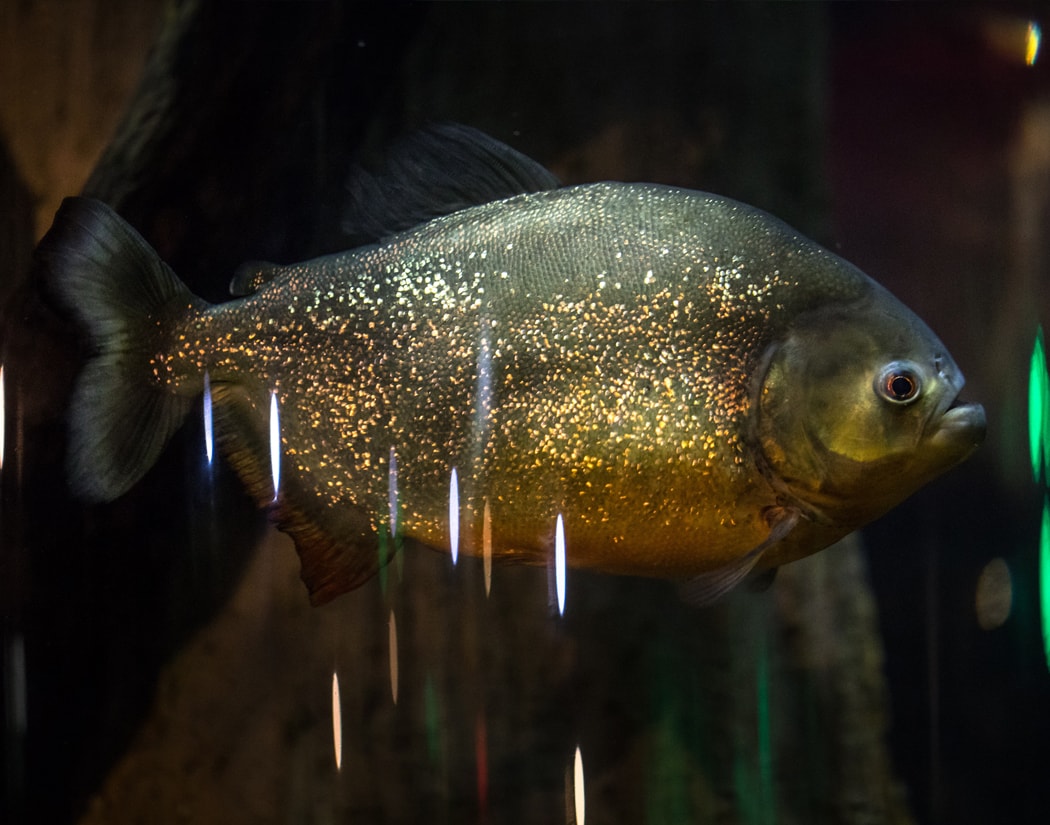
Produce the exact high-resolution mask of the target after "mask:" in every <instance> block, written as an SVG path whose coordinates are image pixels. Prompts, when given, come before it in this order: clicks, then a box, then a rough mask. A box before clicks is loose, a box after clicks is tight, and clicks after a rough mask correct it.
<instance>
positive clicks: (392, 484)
mask: <svg viewBox="0 0 1050 825" xmlns="http://www.w3.org/2000/svg"><path fill="white" fill-rule="evenodd" d="M388 484H389V492H388V493H387V506H388V507H389V508H390V538H394V536H396V535H397V454H396V453H395V452H394V448H393V447H391V448H390V477H389V481H388Z"/></svg>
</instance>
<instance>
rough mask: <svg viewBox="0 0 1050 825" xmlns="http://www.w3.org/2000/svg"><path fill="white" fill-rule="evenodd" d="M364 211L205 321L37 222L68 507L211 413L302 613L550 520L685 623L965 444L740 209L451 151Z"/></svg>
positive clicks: (959, 431)
mask: <svg viewBox="0 0 1050 825" xmlns="http://www.w3.org/2000/svg"><path fill="white" fill-rule="evenodd" d="M359 183H360V185H358V186H357V187H356V190H355V191H357V192H358V193H359V195H358V198H357V203H358V211H359V212H360V216H361V218H362V221H364V222H367V221H370V222H371V226H372V230H373V232H374V235H373V237H376V238H379V240H378V241H377V242H374V243H370V244H368V245H364V246H360V247H358V248H355V249H351V250H349V251H347V252H342V253H339V254H334V255H328V256H325V257H320V258H316V259H314V260H310V261H306V262H304V263H295V264H289V265H286V266H282V265H276V264H260V265H248V266H247V267H245V268H243V269H242V270H241V271H239V272H238V273H237V275H236V277H235V278H234V282H233V284H232V285H231V291H232V292H233V293H234V295H235V296H237V297H235V299H233V300H230V301H228V302H226V303H222V304H218V305H210V304H208V303H206V302H205V301H203V300H201V299H200V298H197V297H195V296H194V295H192V294H191V293H190V291H189V290H188V289H187V287H186V286H185V285H184V284H183V283H182V282H181V281H179V279H178V278H177V277H176V276H175V274H174V273H173V272H172V271H171V269H169V267H168V266H167V265H166V264H165V263H164V262H163V261H162V260H161V259H160V258H159V257H158V255H157V253H156V252H155V251H154V250H153V249H152V248H151V247H150V246H149V245H148V244H147V243H146V241H145V240H143V238H142V237H141V236H140V235H139V234H138V233H137V232H136V231H135V230H134V229H133V228H132V227H131V226H129V225H128V224H127V223H126V222H125V221H124V220H122V219H121V218H120V217H119V216H118V215H117V214H115V213H114V212H113V211H112V210H111V209H110V208H109V207H107V206H105V205H104V204H102V203H99V202H96V201H92V200H86V199H79V198H71V199H67V200H66V201H65V202H64V203H63V204H62V206H61V208H60V209H59V211H58V213H57V215H56V217H55V221H54V225H53V227H52V228H51V230H50V232H49V233H48V235H47V236H46V237H45V239H44V240H43V241H42V242H41V246H40V255H41V257H42V258H43V260H44V262H45V265H46V266H47V267H48V268H49V270H50V277H51V278H52V282H53V284H54V287H55V292H56V294H57V295H58V297H59V298H60V300H61V301H62V302H63V303H64V304H65V306H66V307H68V309H69V311H70V312H71V313H72V314H74V315H75V316H76V317H77V318H78V319H79V321H80V322H81V323H82V324H83V326H84V327H85V328H86V329H87V331H88V332H89V333H90V336H91V340H92V342H93V346H94V355H93V356H92V357H91V358H90V359H89V360H88V362H87V363H86V365H85V367H84V369H83V371H82V374H81V375H80V377H79V379H78V382H77V385H76V387H75V390H74V396H73V401H72V404H71V410H72V415H71V428H70V451H69V462H68V464H69V471H70V478H71V482H72V485H73V486H74V488H75V489H76V490H77V491H78V492H79V493H80V494H82V495H83V496H85V497H87V498H88V499H93V500H99V501H105V500H111V499H114V498H116V497H118V496H120V495H121V494H123V493H124V492H126V491H127V490H128V489H129V488H130V487H132V485H134V484H135V483H136V482H137V481H138V480H139V479H140V478H141V477H142V476H143V475H144V474H145V473H146V472H147V470H148V469H149V468H150V466H151V465H152V464H153V463H154V462H155V460H156V459H157V457H158V455H159V453H160V452H161V450H162V449H163V447H164V446H165V444H166V442H167V441H168V440H169V438H170V436H171V435H172V434H173V432H174V431H175V430H176V429H177V428H178V427H179V426H180V423H181V422H182V420H183V419H184V417H185V416H186V415H187V414H188V413H189V411H190V410H191V409H194V408H195V406H196V405H197V403H198V400H197V399H198V398H199V397H200V396H201V394H202V392H205V390H206V389H207V392H208V397H209V401H210V404H211V409H212V410H213V416H214V432H215V438H216V441H217V443H218V445H219V447H220V449H221V450H222V452H223V454H224V455H225V456H226V459H227V460H228V461H229V462H230V464H231V465H232V466H233V467H234V468H235V470H236V472H237V474H238V475H239V476H240V478H241V479H242V481H243V483H244V484H245V485H246V487H247V488H248V489H249V490H250V491H251V493H252V495H253V496H254V497H255V498H256V499H257V500H258V502H259V504H260V505H261V506H264V507H266V508H267V509H268V511H269V513H270V515H271V517H272V519H273V521H274V522H275V523H276V525H277V526H278V528H280V529H281V530H283V531H285V532H287V533H288V534H290V535H291V537H292V538H293V539H294V541H295V545H296V548H297V550H298V553H299V556H300V559H301V563H302V578H303V581H304V582H305V584H306V586H307V588H308V589H309V592H310V598H311V600H312V602H313V603H314V604H322V603H324V602H327V601H329V600H331V599H332V598H334V597H336V596H337V595H339V594H341V593H344V592H346V591H349V590H352V589H353V588H356V587H358V586H359V585H361V584H362V583H363V582H365V581H366V580H368V579H369V578H370V577H371V576H373V575H374V574H375V573H376V572H377V570H378V569H379V567H380V566H381V565H382V564H383V563H384V561H385V559H386V556H385V554H384V552H381V546H388V545H391V544H395V545H396V544H402V543H404V542H406V541H410V542H415V543H418V544H422V545H427V546H429V547H431V548H435V549H439V550H445V551H449V550H455V549H457V547H458V550H459V551H460V552H463V553H467V554H472V555H482V554H483V553H485V552H488V551H489V549H491V553H492V555H493V557H494V558H496V559H502V560H510V561H515V560H516V561H521V562H526V563H536V564H545V563H548V561H549V559H550V557H551V553H552V546H553V540H554V532H555V524H556V521H557V520H558V517H559V516H560V517H561V519H562V520H563V521H562V523H563V525H564V535H565V541H566V556H567V561H568V564H569V565H570V566H575V567H579V568H589V569H594V570H600V571H606V572H609V573H614V574H626V575H639V576H656V577H665V578H668V579H677V580H680V581H682V582H685V583H686V585H685V587H686V590H687V591H688V593H689V594H690V598H692V599H693V600H694V601H697V602H699V603H705V602H710V601H713V600H714V599H717V598H718V597H720V596H721V595H722V594H724V593H726V592H727V591H729V590H730V589H732V588H733V587H734V586H736V585H737V584H738V583H739V582H740V581H741V580H743V579H744V578H745V577H747V576H749V575H759V574H762V572H763V571H775V569H776V568H777V567H779V566H780V565H783V564H785V563H787V562H790V561H792V560H795V559H798V558H800V557H803V556H806V555H808V554H811V553H814V552H816V551H818V550H821V549H822V548H825V547H827V546H828V545H830V544H832V543H833V542H835V541H837V540H838V539H839V538H841V537H843V536H844V535H846V534H847V533H850V532H851V531H853V530H855V529H857V528H858V527H860V526H861V525H864V524H866V523H868V522H870V521H871V520H873V519H875V518H877V517H878V516H880V515H882V514H883V513H885V512H886V511H887V510H889V509H890V508H892V507H893V506H895V505H896V504H898V503H899V502H900V501H902V500H903V499H905V498H906V497H907V496H909V495H910V494H912V493H913V492H914V491H915V490H916V489H918V488H919V487H921V486H922V485H924V484H926V483H927V482H929V481H930V480H931V479H933V478H934V477H936V476H938V475H940V474H941V473H943V472H944V471H945V470H947V469H948V468H950V467H952V466H953V465H955V464H957V463H959V462H960V461H962V460H963V459H965V458H966V457H967V456H968V455H970V453H971V452H972V451H973V450H974V449H975V448H976V447H977V446H978V445H979V444H980V443H981V441H982V439H983V437H984V431H985V417H984V411H983V409H982V407H981V406H980V405H977V404H973V403H964V402H963V401H960V399H959V393H960V390H961V388H962V386H963V376H962V373H961V372H960V371H959V368H958V367H957V366H956V364H955V362H954V361H953V360H952V358H951V356H950V355H949V354H948V352H947V350H946V349H945V347H944V345H943V344H942V343H941V342H940V340H938V339H937V337H936V336H935V335H934V334H933V333H932V332H931V331H930V330H929V329H928V328H927V326H926V325H925V324H924V323H923V322H922V321H921V320H920V319H919V318H918V317H917V316H916V315H915V314H914V313H912V312H911V311H910V310H909V309H908V308H907V307H905V306H904V305H903V304H902V303H900V301H898V300H897V299H896V298H894V297H893V296H892V295H891V294H890V293H889V292H888V291H887V290H886V289H884V288H883V287H882V286H880V285H879V284H877V283H876V282H875V281H873V280H872V279H871V278H869V277H868V276H866V275H865V274H863V273H862V272H861V271H859V270H858V269H857V268H856V267H854V266H852V265H851V264H849V263H847V262H846V261H844V260H843V259H841V258H839V257H837V256H836V255H834V254H832V253H831V252H829V251H827V250H826V249H823V248H822V247H820V246H818V245H817V244H815V243H813V242H812V241H810V240H807V239H806V238H805V237H803V236H802V235H801V234H799V233H798V232H797V231H795V230H794V229H792V228H791V227H789V226H787V225H786V224H784V223H782V222H781V221H779V220H778V219H776V218H774V217H771V216H770V215H768V214H766V213H764V212H761V211H759V210H758V209H755V208H752V207H750V206H746V205H744V204H742V203H737V202H735V201H732V200H729V199H728V198H724V197H719V196H717V195H712V194H707V193H704V192H696V191H689V190H686V189H681V188H674V187H668V186H658V185H652V184H629V183H608V182H606V183H593V184H588V185H580V186H571V187H565V188H559V187H558V185H557V181H556V180H555V179H554V178H553V176H552V175H551V174H550V173H549V172H548V171H547V170H545V169H544V168H543V167H541V166H540V165H539V164H537V163H536V162H535V161H532V160H530V159H528V158H526V157H525V156H524V155H521V154H519V153H518V152H516V151H515V150H513V149H511V148H510V147H508V146H506V145H504V144H502V143H499V142H498V141H496V140H494V139H492V138H490V137H487V136H485V135H483V134H481V133H480V132H477V131H475V130H472V129H468V128H466V127H455V126H445V127H434V128H431V129H430V130H428V131H425V132H423V133H421V134H420V135H419V136H417V137H416V138H412V139H409V140H408V141H407V142H406V143H405V145H404V146H403V148H402V150H401V152H400V153H395V155H394V160H392V161H391V162H390V164H389V165H388V167H387V171H385V172H383V173H379V174H374V175H371V176H369V175H364V174H362V175H360V176H359ZM365 219H367V221H365ZM278 422H279V423H278ZM271 430H273V445H272V446H271ZM450 482H451V483H450ZM450 499H451V500H452V501H453V503H454V502H456V501H457V500H458V505H459V506H458V509H457V508H455V507H453V508H451V509H450ZM389 538H395V539H397V541H396V542H391V541H388V540H387V539H389ZM453 545H456V546H457V547H453Z"/></svg>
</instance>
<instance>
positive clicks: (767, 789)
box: [756, 633, 776, 825]
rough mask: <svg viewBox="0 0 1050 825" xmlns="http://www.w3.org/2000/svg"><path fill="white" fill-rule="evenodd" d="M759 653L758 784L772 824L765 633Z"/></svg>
mask: <svg viewBox="0 0 1050 825" xmlns="http://www.w3.org/2000/svg"><path fill="white" fill-rule="evenodd" d="M760 646H761V649H760V650H759V654H758V673H757V674H756V681H757V682H758V691H757V693H758V695H757V697H756V698H757V700H758V707H757V708H756V716H757V723H758V724H757V727H758V732H757V733H758V786H759V789H760V795H761V799H762V803H763V805H762V807H763V816H762V820H761V821H762V822H763V823H769V825H772V823H773V822H775V820H776V811H775V810H774V807H773V737H772V733H771V730H770V724H769V643H768V639H767V638H766V636H765V634H764V633H763V635H762V637H761V642H760Z"/></svg>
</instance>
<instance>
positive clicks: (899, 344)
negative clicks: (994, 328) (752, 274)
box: [755, 289, 970, 523]
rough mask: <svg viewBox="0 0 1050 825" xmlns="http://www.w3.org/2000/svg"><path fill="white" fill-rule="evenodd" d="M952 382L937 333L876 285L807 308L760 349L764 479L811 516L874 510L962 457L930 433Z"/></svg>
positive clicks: (950, 396)
mask: <svg viewBox="0 0 1050 825" xmlns="http://www.w3.org/2000/svg"><path fill="white" fill-rule="evenodd" d="M961 387H962V376H961V375H960V374H959V371H958V369H957V368H956V366H955V364H954V362H953V361H952V360H951V358H950V357H949V356H948V355H947V353H946V351H945V349H944V346H943V345H942V344H941V343H940V341H939V340H938V339H937V338H936V336H934V335H933V333H932V332H931V331H930V330H929V329H928V328H927V327H926V325H925V324H923V323H922V321H920V320H919V319H918V318H917V317H916V316H914V315H913V314H912V313H911V312H910V311H909V310H908V309H907V308H905V307H904V306H903V305H902V304H900V303H899V302H898V301H896V299H894V298H893V297H892V296H891V295H889V293H886V292H885V291H883V290H881V289H877V290H875V291H874V292H873V293H872V294H871V295H870V296H869V297H868V298H867V299H866V300H864V301H862V302H861V304H860V305H859V306H854V307H852V308H845V309H837V310H824V311H818V312H814V313H810V314H809V315H808V316H806V317H803V318H801V319H800V322H799V323H796V324H795V325H793V327H792V329H791V330H790V331H789V333H788V334H787V335H786V336H785V337H784V338H783V339H782V340H781V341H780V342H779V343H777V344H775V345H773V347H771V349H770V350H769V351H768V352H767V355H766V369H765V372H764V375H763V378H762V380H761V382H760V385H759V388H758V392H757V398H756V405H755V409H756V411H757V413H756V421H757V424H756V436H757V439H756V440H757V442H758V446H759V449H760V450H761V454H762V460H763V462H764V463H765V465H766V468H767V471H768V473H769V475H770V481H771V483H773V485H774V487H776V488H777V489H778V491H779V492H780V493H781V494H782V495H785V496H786V497H787V498H788V500H789V501H790V502H792V503H794V504H796V505H800V506H801V509H802V510H803V512H805V513H807V514H808V515H809V516H810V517H811V518H814V519H815V520H818V521H823V522H834V523H847V522H850V521H854V520H856V521H857V522H858V523H859V522H862V521H864V520H867V519H869V518H873V517H875V516H877V515H879V514H880V513H881V512H883V511H885V510H886V509H888V508H889V507H891V506H893V505H894V504H895V503H897V502H898V501H900V500H902V499H904V498H905V497H906V496H907V495H909V494H910V493H911V492H913V491H914V490H915V489H916V488H917V487H919V486H920V485H921V484H922V483H924V482H925V481H926V480H928V479H929V478H931V477H932V476H933V475H936V474H937V473H939V472H941V471H943V470H944V469H946V468H947V466H950V465H951V464H954V463H956V462H957V461H959V460H961V459H962V458H963V457H965V454H967V453H968V450H969V449H970V448H967V453H962V452H960V450H958V449H954V450H948V451H945V450H941V449H935V448H934V445H933V444H932V443H931V438H930V436H931V435H932V434H934V433H935V432H936V431H937V430H938V428H939V426H940V421H941V418H942V417H943V415H944V413H945V412H946V411H947V410H948V409H949V407H950V406H951V405H952V404H953V402H954V401H955V399H956V397H957V396H958V393H959V390H960V388H961Z"/></svg>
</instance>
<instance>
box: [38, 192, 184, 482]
mask: <svg viewBox="0 0 1050 825" xmlns="http://www.w3.org/2000/svg"><path fill="white" fill-rule="evenodd" d="M37 254H38V255H39V256H40V258H41V260H42V261H43V262H44V264H45V265H46V267H47V268H48V269H49V270H50V278H51V284H52V287H53V289H54V291H55V292H56V293H57V295H58V297H59V298H60V300H61V301H62V303H63V304H64V305H65V306H66V307H67V308H68V309H69V310H70V312H72V313H73V314H74V315H75V316H76V317H77V318H78V319H79V320H80V321H81V322H82V323H83V325H84V326H85V327H86V328H87V330H88V332H89V334H90V336H91V341H92V343H93V345H94V348H95V352H94V354H93V356H92V357H91V358H90V360H89V361H88V362H87V364H86V366H85V367H84V370H83V372H82V373H81V374H80V376H79V378H78V379H77V385H76V388H75V389H74V392H73V398H72V402H71V410H70V447H69V458H68V467H69V476H70V483H71V484H72V486H73V488H74V489H75V490H76V491H77V492H78V493H79V494H80V495H82V496H84V497H86V498H90V499H93V500H96V501H109V500H111V499H114V498H116V497H118V496H120V495H121V494H123V493H124V492H126V491H127V490H128V489H129V488H130V487H131V486H132V485H134V484H135V483H136V482H137V481H138V480H139V479H140V478H141V477H142V476H143V475H144V474H145V473H146V471H147V470H148V469H149V468H150V467H151V466H152V465H153V463H154V462H155V461H156V460H157V457H158V456H159V455H160V452H161V450H162V449H163V448H164V445H165V444H166V443H167V441H168V439H169V438H170V437H171V435H172V434H173V433H174V432H175V430H176V429H178V427H179V425H180V424H181V422H182V420H183V419H184V418H185V416H186V414H187V413H188V412H189V410H190V408H191V406H192V405H193V399H192V398H188V397H185V396H180V395H175V394H173V393H172V392H170V391H169V390H166V389H165V388H164V387H163V386H162V385H161V384H159V383H158V382H157V381H156V380H152V379H153V375H152V372H151V367H150V358H151V356H152V354H153V353H152V352H151V351H150V349H151V345H152V346H153V348H154V349H155V347H156V342H157V340H158V339H157V328H156V322H157V320H158V317H159V316H161V315H162V314H163V313H162V312H161V310H163V308H165V307H169V311H170V307H172V306H177V304H173V303H172V302H174V301H176V299H177V300H178V301H179V302H182V303H183V306H187V305H190V304H200V303H201V302H200V300H199V299H197V298H195V297H194V296H193V295H192V294H191V293H190V291H189V290H188V289H187V288H186V286H185V285H184V284H183V283H182V282H181V281H180V280H179V279H178V278H177V277H176V276H175V273H173V272H172V271H171V269H170V268H169V267H168V266H167V264H165V263H164V262H163V261H162V260H161V259H160V257H159V256H158V255H157V253H156V252H155V251H154V250H153V248H152V247H150V245H149V244H148V243H146V241H145V240H143V238H142V236H141V235H139V234H138V232H136V231H135V230H134V229H133V228H132V227H131V226H130V225H129V224H128V223H127V222H125V221H124V220H123V219H122V218H121V217H120V216H119V215H117V214H116V212H114V211H113V210H112V209H110V208H109V207H108V206H106V205H105V204H103V203H100V202H98V201H93V200H89V199H86V198H67V199H66V200H65V201H64V202H63V203H62V206H61V207H60V208H59V210H58V213H57V214H56V215H55V221H54V224H53V225H52V227H51V229H50V230H49V231H48V233H47V235H45V236H44V238H43V240H42V241H41V242H40V246H39V247H38V251H37Z"/></svg>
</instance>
